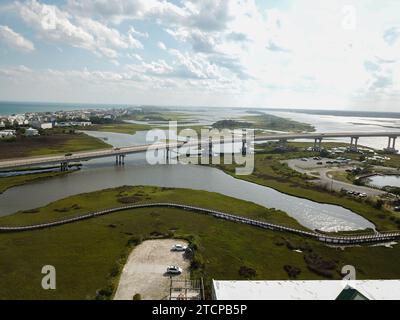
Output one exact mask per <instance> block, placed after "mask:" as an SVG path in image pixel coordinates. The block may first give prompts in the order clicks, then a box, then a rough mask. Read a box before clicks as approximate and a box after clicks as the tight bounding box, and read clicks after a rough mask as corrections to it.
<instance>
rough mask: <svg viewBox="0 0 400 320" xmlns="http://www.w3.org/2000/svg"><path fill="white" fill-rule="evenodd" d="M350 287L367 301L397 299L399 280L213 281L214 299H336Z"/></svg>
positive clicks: (399, 293) (398, 296) (399, 290)
mask: <svg viewBox="0 0 400 320" xmlns="http://www.w3.org/2000/svg"><path fill="white" fill-rule="evenodd" d="M347 286H350V287H351V288H353V289H356V290H357V291H359V292H360V293H361V294H363V295H364V296H365V297H366V298H368V299H370V300H400V280H318V281H314V280H307V281H216V280H213V293H214V297H215V299H216V300H335V299H336V298H337V297H338V295H339V294H340V293H341V292H342V291H343V289H345V288H346V287H347Z"/></svg>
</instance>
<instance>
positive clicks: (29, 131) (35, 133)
mask: <svg viewBox="0 0 400 320" xmlns="http://www.w3.org/2000/svg"><path fill="white" fill-rule="evenodd" d="M25 135H26V136H27V137H33V136H38V135H39V131H38V130H36V129H33V128H28V129H26V130H25Z"/></svg>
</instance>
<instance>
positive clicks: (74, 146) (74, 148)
mask: <svg viewBox="0 0 400 320" xmlns="http://www.w3.org/2000/svg"><path fill="white" fill-rule="evenodd" d="M107 148H110V145H109V144H108V143H106V142H104V141H102V140H100V139H97V138H94V137H90V136H88V135H86V134H82V133H80V134H74V135H72V136H71V137H70V138H69V139H66V141H65V143H63V144H62V145H60V146H48V147H46V146H44V147H42V148H38V149H35V150H32V151H31V152H30V155H31V156H41V155H51V154H64V153H73V152H80V151H90V150H97V149H107Z"/></svg>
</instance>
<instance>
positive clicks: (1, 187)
mask: <svg viewBox="0 0 400 320" xmlns="http://www.w3.org/2000/svg"><path fill="white" fill-rule="evenodd" d="M67 173H69V172H68V171H67V172H61V171H59V172H46V173H34V174H25V175H21V176H15V177H4V178H0V194H1V193H3V192H5V191H6V190H8V189H10V188H13V187H16V186H20V185H24V184H27V183H30V182H33V181H37V180H44V179H49V178H52V177H55V176H59V175H64V174H67Z"/></svg>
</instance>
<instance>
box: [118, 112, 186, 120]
mask: <svg viewBox="0 0 400 320" xmlns="http://www.w3.org/2000/svg"><path fill="white" fill-rule="evenodd" d="M186 117H187V115H186V114H184V113H179V112H175V111H149V112H146V111H144V112H141V113H138V114H132V115H129V116H124V117H123V119H124V120H136V121H178V122H180V121H185V120H186Z"/></svg>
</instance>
